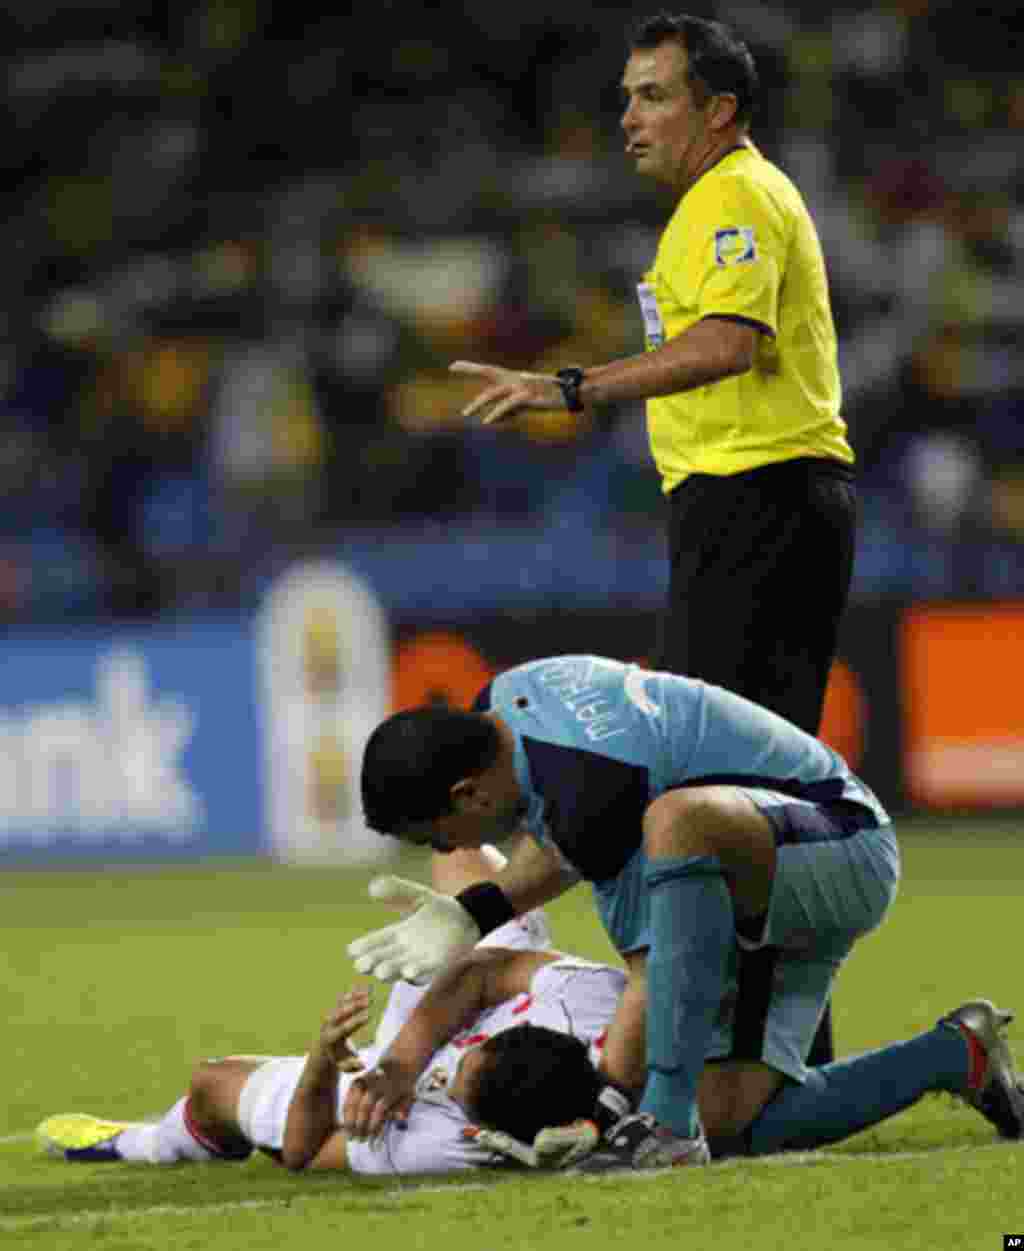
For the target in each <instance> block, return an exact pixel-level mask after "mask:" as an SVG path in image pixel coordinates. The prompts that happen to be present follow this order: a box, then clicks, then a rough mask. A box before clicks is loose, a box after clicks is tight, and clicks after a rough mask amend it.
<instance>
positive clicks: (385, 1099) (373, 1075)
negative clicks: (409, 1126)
mask: <svg viewBox="0 0 1024 1251" xmlns="http://www.w3.org/2000/svg"><path fill="white" fill-rule="evenodd" d="M415 1094H416V1074H415V1073H408V1072H406V1071H405V1070H403V1069H402V1068H401V1067H399V1066H398V1065H397V1064H395V1062H394V1061H393V1060H389V1059H387V1057H382V1059H381V1060H380V1062H379V1063H378V1064H377V1066H376V1068H372V1069H367V1070H366V1071H365V1072H364V1073H360V1074H359V1076H358V1077H354V1078H353V1079H352V1081H351V1083H350V1084H349V1088H348V1091H347V1092H346V1094H345V1105H344V1107H343V1109H342V1113H341V1124H342V1128H343V1129H344V1130H345V1133H346V1134H347V1135H348V1136H349V1137H350V1138H354V1139H365V1138H376V1136H377V1135H378V1134H379V1133H380V1132H381V1130H382V1129H383V1128H384V1126H385V1125H387V1123H388V1122H389V1121H394V1120H402V1119H404V1118H405V1117H407V1116H408V1115H409V1110H410V1108H411V1107H412V1101H413V1099H414V1097H415Z"/></svg>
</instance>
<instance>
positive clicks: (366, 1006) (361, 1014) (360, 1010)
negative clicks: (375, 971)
mask: <svg viewBox="0 0 1024 1251" xmlns="http://www.w3.org/2000/svg"><path fill="white" fill-rule="evenodd" d="M369 1019H370V991H369V989H368V988H367V987H365V986H357V987H356V989H355V990H349V991H346V992H345V994H343V995H342V996H341V997H340V998H339V999H338V1002H337V1004H336V1005H335V1007H334V1011H333V1012H332V1013H331V1014H330V1015H329V1016H328V1017H326V1018H325V1020H324V1023H323V1025H321V1027H320V1035H319V1037H318V1038H317V1041H316V1044H315V1045H316V1048H317V1050H319V1052H320V1054H321V1055H326V1056H328V1057H329V1058H330V1059H331V1060H333V1061H334V1063H335V1064H347V1063H348V1062H349V1061H350V1060H351V1059H352V1057H353V1054H354V1053H353V1051H352V1048H351V1046H350V1045H349V1041H348V1040H349V1039H350V1038H351V1037H352V1035H353V1034H355V1033H357V1032H358V1031H359V1030H361V1029H362V1028H363V1026H364V1025H366V1023H367V1022H368V1021H369Z"/></svg>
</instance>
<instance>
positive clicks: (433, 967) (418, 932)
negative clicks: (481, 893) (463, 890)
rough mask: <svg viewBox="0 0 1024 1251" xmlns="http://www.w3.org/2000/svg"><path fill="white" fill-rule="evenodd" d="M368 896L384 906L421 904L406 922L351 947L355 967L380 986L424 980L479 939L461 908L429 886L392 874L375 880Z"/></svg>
mask: <svg viewBox="0 0 1024 1251" xmlns="http://www.w3.org/2000/svg"><path fill="white" fill-rule="evenodd" d="M369 893H370V896H371V898H373V899H381V900H383V901H384V902H386V903H393V904H398V905H399V906H403V905H404V906H406V907H408V906H410V905H412V904H418V905H419V906H418V907H417V909H416V911H415V912H414V913H413V914H412V915H411V916H409V917H406V918H405V920H403V921H396V922H395V924H394V925H388V926H385V928H384V929H382V930H375V931H374V932H373V933H372V934H365V935H364V936H363V937H362V938H357V939H355V940H354V941H353V942H351V943H349V945H348V954H349V955H350V956H351V957H352V959H353V960H354V961H355V966H356V969H357V970H358V971H359V972H360V973H363V974H365V975H367V976H371V975H372V976H373V977H376V978H378V979H379V980H380V981H382V982H393V981H396V980H397V979H398V978H404V979H405V980H406V981H409V982H416V981H426V980H428V979H429V978H431V977H432V976H433V975H434V974H435V973H436V972H437V971H438V969H440V968H442V967H443V966H444V965H446V964H447V963H448V962H449V960H451V959H453V958H454V957H455V956H460V955H462V954H463V953H464V952H466V951H468V950H469V949H470V948H471V947H473V946H474V945H475V943H476V942H477V940H478V939H479V938H480V927H479V926H478V925H477V923H476V922H475V921H474V920H473V918H472V917H471V916H470V915H469V913H468V912H467V911H466V909H465V908H463V906H462V904H460V903H459V902H458V900H457V899H453V898H452V897H451V896H450V895H439V894H438V893H437V891H434V890H431V889H430V887H429V886H423V885H422V884H421V883H419V882H410V881H408V880H407V879H406V878H402V877H393V876H391V875H390V874H388V875H386V876H384V877H376V878H374V879H373V881H372V882H371V883H370V886H369Z"/></svg>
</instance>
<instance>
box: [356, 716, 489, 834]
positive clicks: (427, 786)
mask: <svg viewBox="0 0 1024 1251" xmlns="http://www.w3.org/2000/svg"><path fill="white" fill-rule="evenodd" d="M500 745H501V740H500V738H499V737H498V731H497V729H496V728H495V726H494V723H493V722H492V721H490V720H489V719H488V718H487V717H485V716H483V715H482V714H481V713H478V712H463V711H461V710H459V709H453V708H434V707H430V708H413V709H411V710H410V711H408V712H398V713H395V715H394V716H393V717H389V718H388V719H387V720H386V721H383V722H381V724H380V725H379V726H377V728H376V729H375V730H374V732H373V733H372V734H371V735H370V738H369V741H368V742H367V744H366V751H365V753H364V755H363V770H362V791H363V812H364V814H365V817H366V823H367V825H368V826H369V827H370V828H371V829H373V830H378V831H379V832H380V833H381V834H394V835H395V836H396V837H398V838H401V837H402V833H403V831H404V830H405V828H406V827H407V826H409V825H411V824H413V823H414V822H417V821H432V820H434V819H436V818H437V817H440V816H443V815H444V814H445V813H447V812H451V811H452V796H451V790H452V787H453V786H454V785H455V783H456V782H458V781H460V780H461V779H462V778H465V777H472V776H473V775H474V774H476V773H480V772H481V771H482V770H484V769H486V768H488V767H489V766H490V765H491V764H493V763H494V761H495V759H496V758H497V755H498V750H499V747H500Z"/></svg>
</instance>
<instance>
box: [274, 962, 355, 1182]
mask: <svg viewBox="0 0 1024 1251" xmlns="http://www.w3.org/2000/svg"><path fill="white" fill-rule="evenodd" d="M369 1014H370V994H369V991H368V990H366V989H365V988H364V987H357V988H356V989H355V990H351V991H349V992H348V993H347V994H344V995H342V996H341V998H340V999H339V1000H338V1003H337V1005H336V1007H335V1009H334V1011H333V1012H332V1013H331V1014H330V1015H329V1016H328V1017H327V1019H326V1020H325V1021H324V1023H323V1025H322V1026H321V1027H320V1032H319V1034H318V1035H317V1038H316V1041H315V1042H314V1043H313V1046H312V1048H311V1049H310V1052H309V1055H308V1056H307V1057H306V1064H305V1067H304V1068H303V1070H302V1074H301V1075H300V1077H299V1083H298V1085H297V1086H296V1088H295V1093H294V1095H293V1096H292V1101H291V1103H290V1104H289V1105H288V1116H287V1119H286V1121H285V1127H284V1140H283V1142H282V1146H281V1162H282V1163H283V1164H284V1166H285V1168H289V1169H294V1170H299V1169H304V1168H308V1167H311V1166H315V1167H319V1168H344V1167H345V1163H346V1161H345V1150H344V1142H343V1141H341V1140H340V1138H339V1136H338V1135H337V1133H336V1130H337V1123H336V1121H335V1105H336V1103H337V1097H338V1066H339V1064H343V1063H346V1062H347V1061H349V1060H350V1059H351V1056H352V1051H351V1048H350V1047H349V1044H348V1040H349V1038H350V1037H351V1035H353V1034H354V1033H356V1032H357V1031H358V1030H360V1029H362V1027H363V1026H364V1025H365V1024H366V1023H367V1021H368V1020H369Z"/></svg>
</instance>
